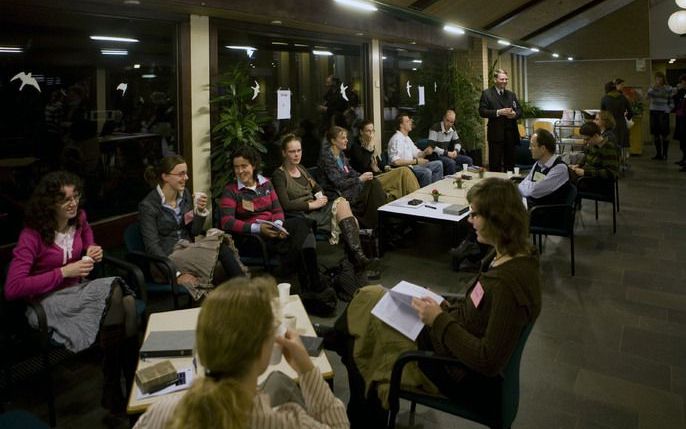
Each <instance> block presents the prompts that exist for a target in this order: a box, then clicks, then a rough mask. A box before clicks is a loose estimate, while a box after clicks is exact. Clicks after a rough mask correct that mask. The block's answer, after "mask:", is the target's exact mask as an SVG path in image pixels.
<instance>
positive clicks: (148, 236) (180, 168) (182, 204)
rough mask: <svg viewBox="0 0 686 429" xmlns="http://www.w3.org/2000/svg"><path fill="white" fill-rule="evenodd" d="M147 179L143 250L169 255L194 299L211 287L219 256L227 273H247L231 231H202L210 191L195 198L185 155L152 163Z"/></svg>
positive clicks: (142, 208) (142, 207)
mask: <svg viewBox="0 0 686 429" xmlns="http://www.w3.org/2000/svg"><path fill="white" fill-rule="evenodd" d="M145 180H146V181H147V182H148V183H149V184H150V185H151V186H152V187H154V189H153V190H152V191H150V193H148V195H147V196H146V197H145V198H144V199H143V200H142V201H141V202H140V204H139V205H138V211H139V215H140V227H141V235H142V236H143V244H144V245H145V251H146V252H147V253H148V254H150V255H152V256H157V257H160V258H169V259H170V260H171V261H172V262H173V264H174V267H175V268H176V270H177V273H176V275H177V281H178V283H179V284H180V285H182V286H184V287H185V288H186V289H187V290H188V292H189V293H190V294H191V296H192V297H193V299H195V300H199V299H201V298H202V297H203V296H205V295H206V294H207V292H208V291H209V290H211V288H212V280H213V277H214V269H215V265H216V263H217V260H218V261H219V262H220V264H221V267H222V268H223V270H224V274H225V275H226V277H227V278H232V277H235V276H240V275H244V274H246V272H247V271H246V270H245V267H244V266H243V265H242V264H241V262H240V260H239V258H238V251H237V250H236V247H235V246H234V245H233V240H232V239H231V237H230V236H229V235H225V234H224V233H223V232H222V231H221V230H218V229H211V230H208V231H207V233H206V235H205V236H201V235H200V234H202V233H203V232H204V224H205V219H206V218H207V215H208V214H209V210H208V209H207V203H208V201H207V195H205V194H204V193H199V194H197V195H196V198H195V201H194V200H193V196H192V194H191V191H190V190H189V189H188V188H187V187H186V181H187V180H188V165H187V164H186V161H185V160H184V159H183V158H182V157H181V156H178V155H172V156H166V157H164V158H162V160H160V161H159V163H158V164H157V165H156V166H154V167H153V166H149V167H148V168H147V169H146V171H145ZM153 272H154V269H153ZM160 277H162V278H163V276H161V275H160Z"/></svg>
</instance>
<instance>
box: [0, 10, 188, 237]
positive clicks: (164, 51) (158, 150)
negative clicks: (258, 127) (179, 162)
mask: <svg viewBox="0 0 686 429" xmlns="http://www.w3.org/2000/svg"><path fill="white" fill-rule="evenodd" d="M15 14H16V15H15ZM174 34H175V25H174V24H169V23H163V22H149V21H138V20H129V19H116V18H102V17H96V16H87V15H81V14H71V13H55V12H54V11H49V12H46V11H44V10H42V9H35V10H34V9H31V8H28V7H27V8H26V10H20V11H12V12H10V13H6V14H4V13H3V14H2V15H1V16H0V45H2V46H4V45H12V46H16V47H17V48H18V49H19V51H20V52H17V53H4V52H3V53H0V222H2V223H1V224H0V244H4V243H9V242H13V241H15V240H16V236H17V233H18V231H19V229H20V227H21V224H22V212H23V204H24V202H25V201H26V200H27V199H28V196H29V195H30V193H31V191H32V189H33V187H34V186H35V184H36V182H37V180H38V179H39V178H40V177H41V176H42V175H43V174H45V173H47V172H48V171H50V170H55V169H66V170H70V171H73V172H75V173H76V174H78V175H79V176H81V177H82V178H83V179H84V182H85V195H84V196H83V201H82V204H83V205H84V206H85V208H86V210H87V211H88V215H89V219H90V220H97V219H101V218H105V217H109V216H113V215H118V214H122V213H127V212H133V211H136V210H137V204H138V201H139V200H140V199H141V198H142V197H143V196H144V195H145V193H146V191H147V187H146V186H145V182H144V181H143V170H144V169H145V167H146V166H147V165H148V164H150V163H154V162H155V161H156V160H157V159H159V158H160V157H161V156H162V155H163V154H165V153H171V152H176V151H177V125H176V122H177V121H176V66H175V61H176V60H175V56H174V51H175V48H174V43H175V42H174ZM93 35H115V36H127V37H129V38H135V39H138V42H134V41H130V40H129V41H122V40H94V39H93V38H91V36H93ZM19 73H25V74H27V75H28V73H31V77H32V78H34V79H35V83H36V84H37V86H38V88H39V89H40V90H39V89H38V88H36V87H35V86H32V85H29V84H27V85H24V86H23V87H22V86H21V83H22V82H21V81H20V79H14V80H13V78H14V77H15V76H17V74H19ZM3 213H6V214H7V215H6V216H2V214H3Z"/></svg>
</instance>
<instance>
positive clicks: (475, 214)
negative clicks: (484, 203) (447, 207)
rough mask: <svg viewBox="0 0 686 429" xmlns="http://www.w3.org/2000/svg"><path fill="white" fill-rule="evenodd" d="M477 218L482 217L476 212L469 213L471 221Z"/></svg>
mask: <svg viewBox="0 0 686 429" xmlns="http://www.w3.org/2000/svg"><path fill="white" fill-rule="evenodd" d="M477 216H481V213H479V212H476V211H470V212H469V218H470V219H474V218H475V217H477Z"/></svg>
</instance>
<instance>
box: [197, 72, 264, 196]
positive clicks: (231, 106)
mask: <svg viewBox="0 0 686 429" xmlns="http://www.w3.org/2000/svg"><path fill="white" fill-rule="evenodd" d="M252 84H253V82H252V81H251V78H250V72H249V70H248V65H247V64H245V63H240V64H237V65H236V66H235V67H234V68H233V69H231V70H229V71H228V72H226V73H224V74H223V75H221V76H220V78H219V80H218V81H217V83H216V85H215V86H214V94H215V96H214V98H212V99H211V100H210V102H211V103H213V104H214V106H215V108H216V116H215V117H216V121H215V124H214V126H213V127H212V146H211V152H210V157H211V161H212V196H213V197H214V198H218V197H219V196H221V193H222V190H223V189H224V186H226V184H227V183H228V182H229V181H230V180H232V179H233V165H231V158H230V156H231V152H232V151H233V150H234V149H236V148H237V147H239V146H241V145H248V146H252V147H254V148H255V149H257V150H258V151H260V152H262V153H266V152H267V148H266V147H265V146H264V144H262V141H261V140H262V139H261V135H262V133H263V129H262V127H263V126H264V125H265V124H267V123H268V122H269V120H270V118H269V115H268V114H267V110H266V109H265V107H264V106H262V105H259V104H256V103H255V102H254V101H253V100H252V96H253V90H252V88H251V85H252Z"/></svg>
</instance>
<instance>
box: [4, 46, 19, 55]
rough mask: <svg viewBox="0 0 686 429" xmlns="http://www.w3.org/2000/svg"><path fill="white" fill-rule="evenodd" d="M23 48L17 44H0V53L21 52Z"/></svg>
mask: <svg viewBox="0 0 686 429" xmlns="http://www.w3.org/2000/svg"><path fill="white" fill-rule="evenodd" d="M22 52H24V50H23V49H22V48H20V47H18V46H0V53H3V54H21V53H22Z"/></svg>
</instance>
